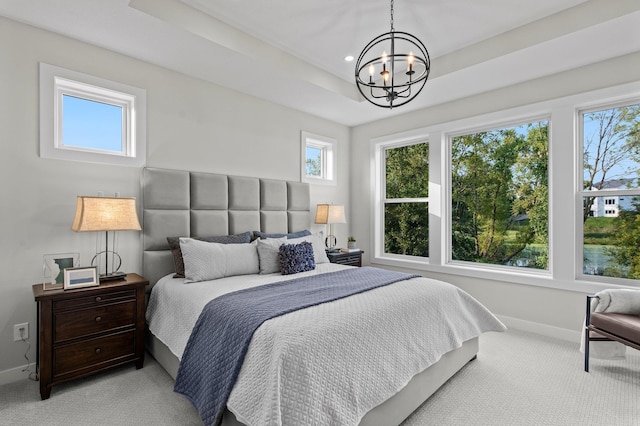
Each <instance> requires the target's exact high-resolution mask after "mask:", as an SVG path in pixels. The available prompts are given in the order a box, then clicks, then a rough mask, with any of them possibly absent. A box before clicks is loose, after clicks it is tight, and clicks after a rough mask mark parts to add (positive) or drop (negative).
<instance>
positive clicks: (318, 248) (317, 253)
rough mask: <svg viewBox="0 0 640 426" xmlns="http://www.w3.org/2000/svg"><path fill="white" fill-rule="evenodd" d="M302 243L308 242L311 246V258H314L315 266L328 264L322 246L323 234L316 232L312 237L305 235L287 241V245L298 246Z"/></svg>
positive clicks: (323, 246)
mask: <svg viewBox="0 0 640 426" xmlns="http://www.w3.org/2000/svg"><path fill="white" fill-rule="evenodd" d="M303 241H308V242H310V243H311V245H313V256H314V257H315V260H316V264H318V263H329V258H328V257H327V252H326V251H325V245H324V233H323V232H322V231H320V232H316V233H315V234H312V235H307V236H305V237H300V238H290V239H288V240H287V244H298V243H301V242H303Z"/></svg>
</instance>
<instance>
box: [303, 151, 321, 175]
mask: <svg viewBox="0 0 640 426" xmlns="http://www.w3.org/2000/svg"><path fill="white" fill-rule="evenodd" d="M306 152H307V164H306V166H307V176H315V177H322V149H320V148H313V147H310V146H307V150H306Z"/></svg>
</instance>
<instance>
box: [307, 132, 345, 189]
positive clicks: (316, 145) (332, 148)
mask: <svg viewBox="0 0 640 426" xmlns="http://www.w3.org/2000/svg"><path fill="white" fill-rule="evenodd" d="M300 151H301V153H302V158H301V160H302V173H301V175H302V181H303V182H309V183H323V184H332V185H335V183H336V140H335V139H330V138H327V137H324V136H319V135H314V134H311V133H308V132H302V135H301V137H300Z"/></svg>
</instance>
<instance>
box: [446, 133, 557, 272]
mask: <svg viewBox="0 0 640 426" xmlns="http://www.w3.org/2000/svg"><path fill="white" fill-rule="evenodd" d="M548 133H549V125H548V122H547V121H540V122H535V123H528V124H524V125H519V126H514V127H509V128H503V129H498V130H492V131H486V132H478V133H473V134H466V135H461V136H456V137H453V138H452V139H451V259H452V260H459V261H467V262H476V263H487V264H494V265H506V266H514V267H524V268H535V269H548V258H549V254H548V252H549V236H548V228H549V191H548V180H549V179H548V163H549V155H548V146H549V138H548Z"/></svg>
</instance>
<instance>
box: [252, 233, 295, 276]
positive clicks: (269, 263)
mask: <svg viewBox="0 0 640 426" xmlns="http://www.w3.org/2000/svg"><path fill="white" fill-rule="evenodd" d="M256 241H257V242H258V258H259V259H260V273H261V274H273V273H274V272H280V262H278V252H279V251H280V246H281V245H282V244H289V241H291V240H288V239H287V238H286V237H285V238H266V239H261V238H259V239H257V240H256Z"/></svg>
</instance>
